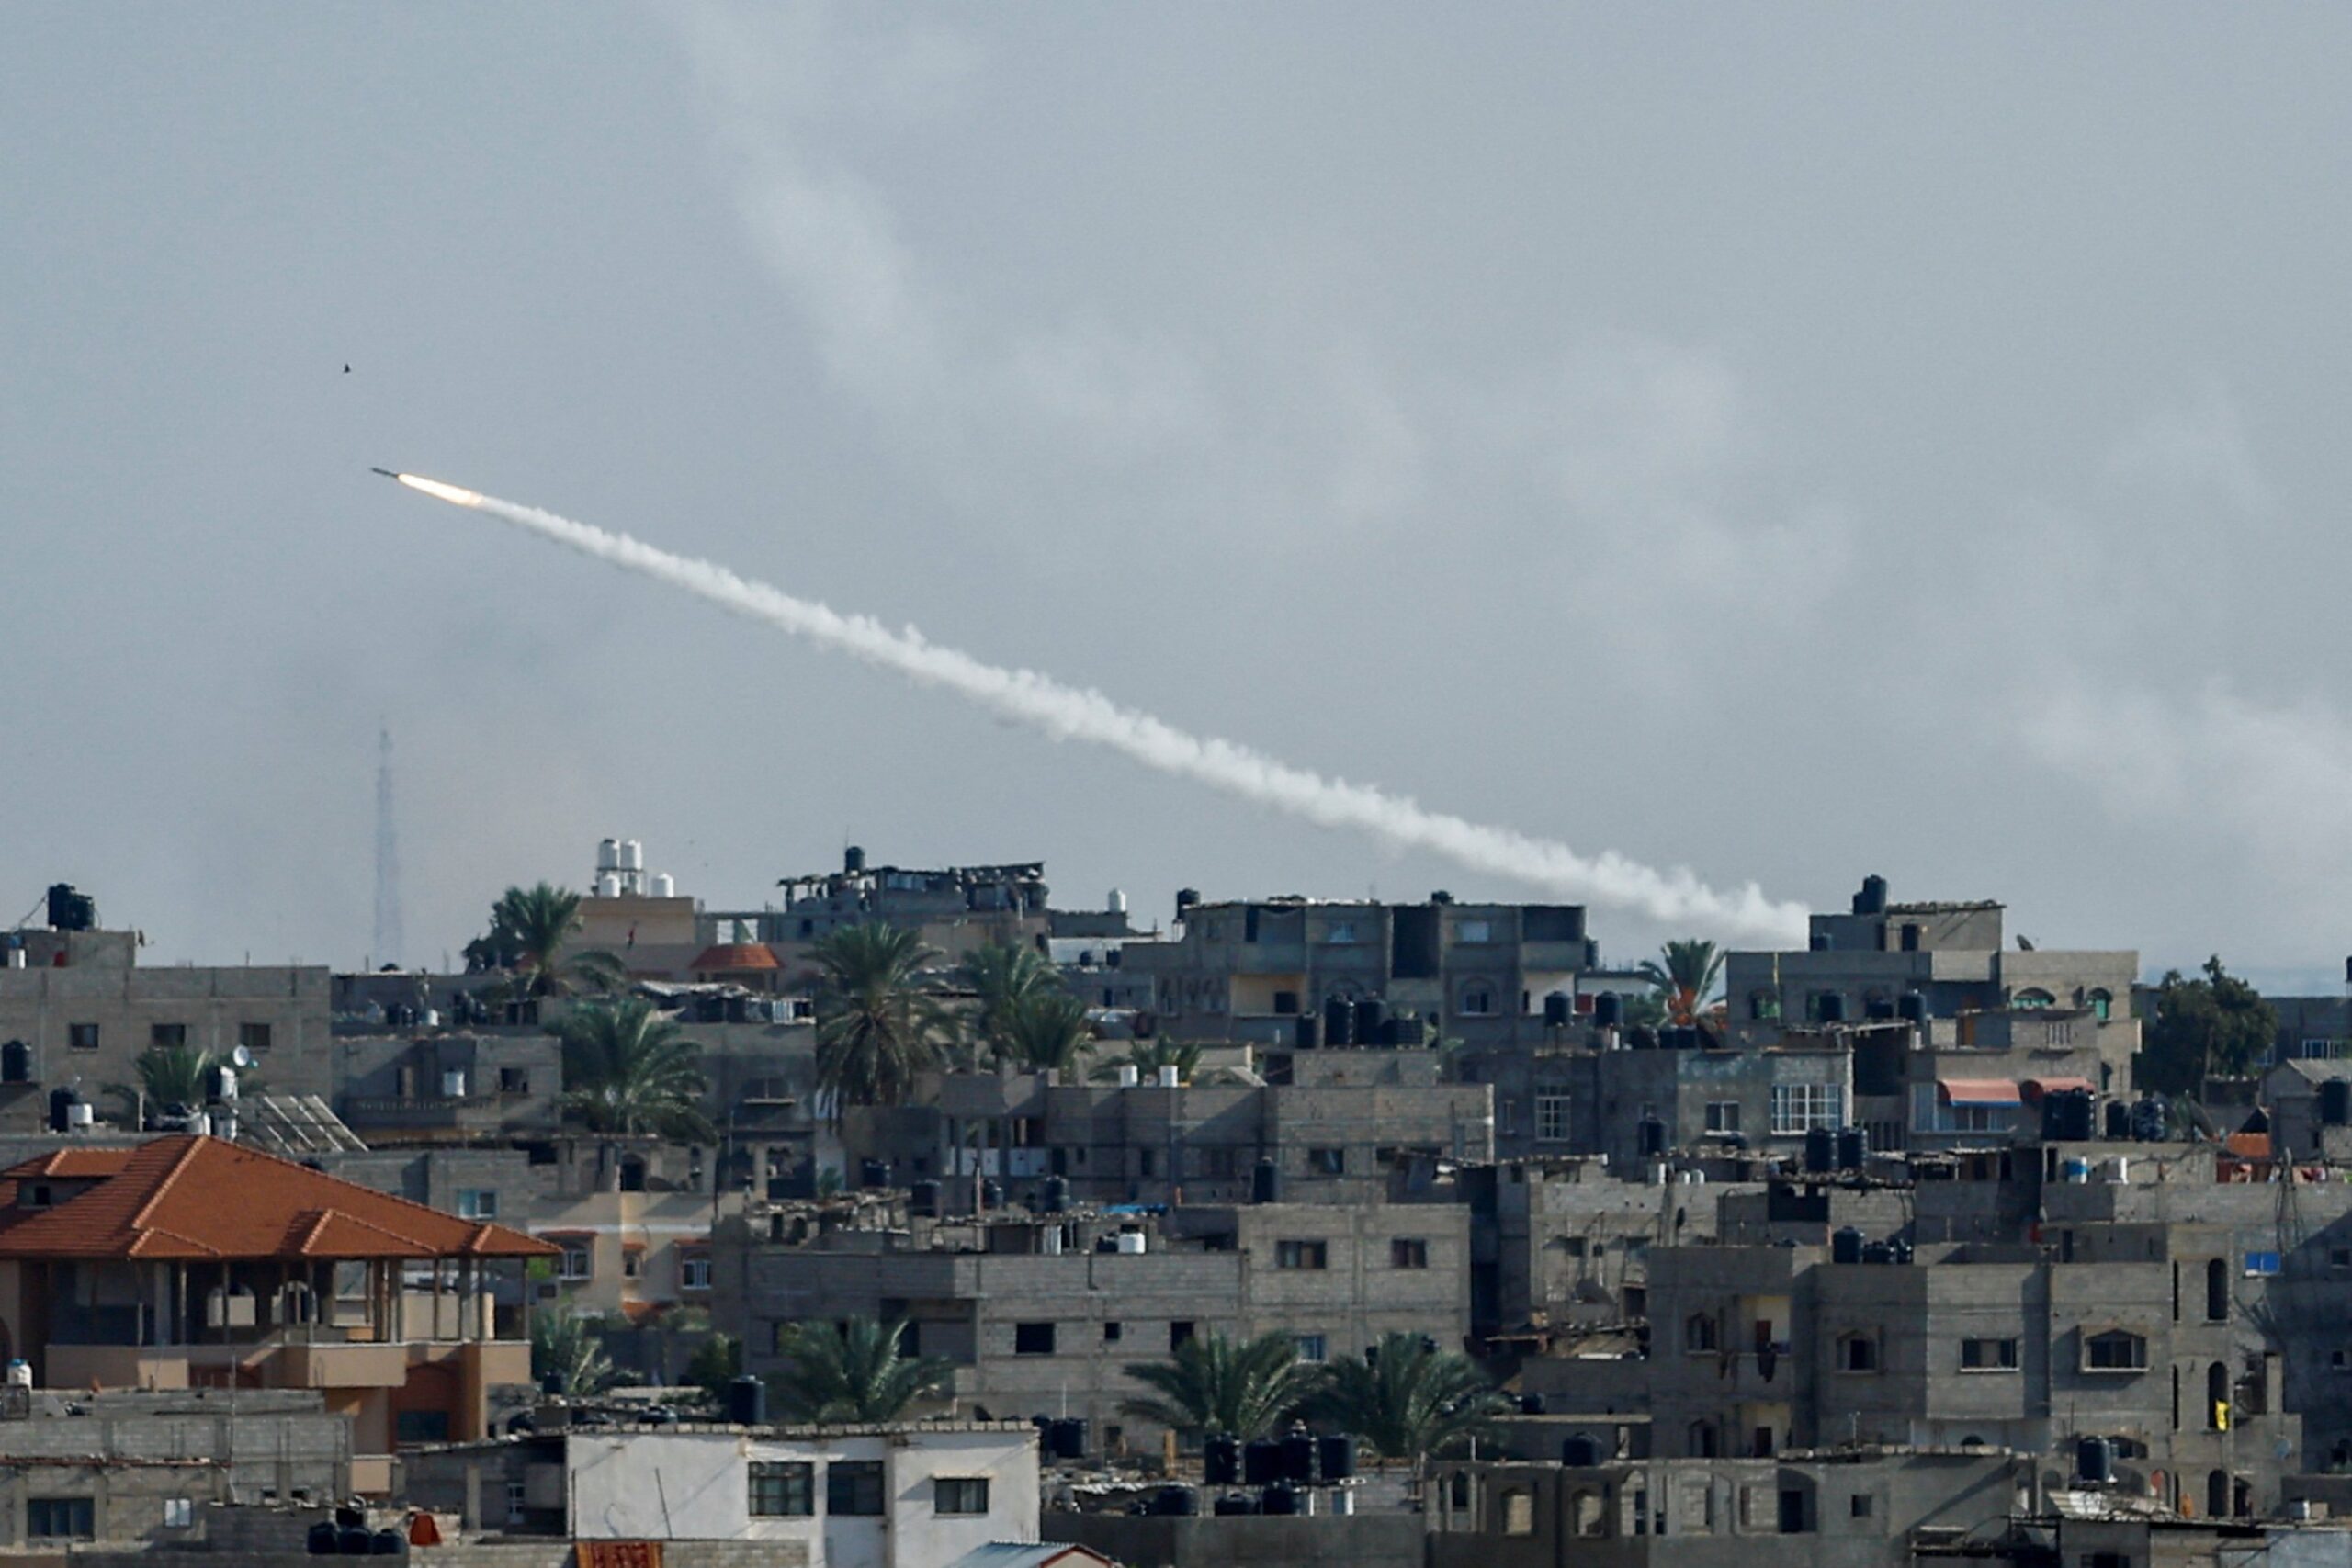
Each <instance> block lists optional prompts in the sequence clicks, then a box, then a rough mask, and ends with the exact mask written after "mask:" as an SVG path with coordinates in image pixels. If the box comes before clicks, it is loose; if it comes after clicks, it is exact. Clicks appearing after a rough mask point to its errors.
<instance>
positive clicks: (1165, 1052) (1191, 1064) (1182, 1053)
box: [1094, 1040, 1201, 1084]
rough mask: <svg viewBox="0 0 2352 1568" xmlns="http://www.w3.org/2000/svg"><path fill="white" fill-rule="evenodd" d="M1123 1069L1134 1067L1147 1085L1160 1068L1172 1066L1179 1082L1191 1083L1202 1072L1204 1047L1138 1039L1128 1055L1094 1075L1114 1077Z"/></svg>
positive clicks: (1100, 1067) (1104, 1066)
mask: <svg viewBox="0 0 2352 1568" xmlns="http://www.w3.org/2000/svg"><path fill="white" fill-rule="evenodd" d="M1121 1067H1133V1068H1134V1069H1135V1070H1136V1075H1137V1076H1138V1077H1142V1078H1143V1080H1144V1081H1145V1082H1147V1083H1148V1082H1150V1081H1151V1080H1152V1079H1153V1078H1155V1077H1159V1069H1160V1068H1162V1067H1173V1068H1175V1069H1176V1081H1177V1082H1178V1083H1187V1084H1188V1083H1191V1082H1192V1081H1193V1075H1194V1074H1196V1073H1198V1072H1199V1071H1200V1070H1201V1047H1200V1046H1198V1045H1197V1044H1194V1043H1192V1042H1190V1041H1187V1042H1185V1043H1182V1044H1179V1043H1176V1042H1175V1041H1173V1040H1138V1041H1136V1043H1135V1044H1134V1045H1133V1046H1131V1047H1130V1048H1129V1049H1128V1051H1127V1054H1126V1055H1124V1056H1121V1057H1120V1058H1118V1059H1117V1060H1116V1061H1112V1062H1105V1063H1103V1065H1102V1066H1099V1067H1097V1068H1095V1069H1094V1076H1095V1077H1098V1078H1114V1077H1118V1076H1119V1069H1120V1068H1121Z"/></svg>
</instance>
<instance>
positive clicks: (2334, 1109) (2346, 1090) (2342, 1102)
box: [2319, 1078, 2352, 1127]
mask: <svg viewBox="0 0 2352 1568" xmlns="http://www.w3.org/2000/svg"><path fill="white" fill-rule="evenodd" d="M2319 1119H2320V1120H2321V1121H2322V1122H2325V1123H2326V1124H2327V1125H2329V1126H2331V1127H2342V1126H2346V1125H2352V1078H2323V1079H2322V1080H2321V1081H2320V1086H2319Z"/></svg>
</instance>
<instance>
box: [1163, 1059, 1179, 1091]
mask: <svg viewBox="0 0 2352 1568" xmlns="http://www.w3.org/2000/svg"><path fill="white" fill-rule="evenodd" d="M1159 1087H1160V1088H1162V1089H1175V1088H1177V1087H1179V1086H1178V1084H1177V1081H1176V1064H1175V1063H1173V1062H1170V1063H1167V1064H1166V1065H1165V1066H1162V1067H1161V1068H1160V1069H1159Z"/></svg>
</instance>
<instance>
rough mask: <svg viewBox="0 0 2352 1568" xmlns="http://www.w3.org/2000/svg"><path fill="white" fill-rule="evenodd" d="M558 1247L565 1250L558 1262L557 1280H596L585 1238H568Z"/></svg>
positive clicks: (556, 1269)
mask: <svg viewBox="0 0 2352 1568" xmlns="http://www.w3.org/2000/svg"><path fill="white" fill-rule="evenodd" d="M556 1245H557V1246H559V1247H562V1248H563V1256H562V1257H561V1258H559V1259H558V1260H557V1261H556V1268H555V1272H556V1278H557V1279H559V1280H586V1279H591V1278H594V1274H595V1269H594V1264H592V1263H591V1261H590V1259H589V1254H588V1243H587V1240H586V1239H585V1238H584V1237H579V1238H575V1237H566V1238H565V1239H563V1240H561V1241H560V1242H558V1243H556Z"/></svg>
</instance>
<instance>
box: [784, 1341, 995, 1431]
mask: <svg viewBox="0 0 2352 1568" xmlns="http://www.w3.org/2000/svg"><path fill="white" fill-rule="evenodd" d="M906 1326H907V1325H906V1324H905V1323H904V1322H896V1323H881V1322H877V1321H876V1320H875V1319H874V1318H870V1317H853V1318H851V1319H850V1320H849V1321H848V1322H846V1323H844V1324H842V1325H841V1327H839V1328H838V1329H836V1328H835V1327H834V1326H833V1325H831V1324H830V1323H795V1324H792V1325H788V1326H786V1329H785V1330H784V1332H783V1333H782V1334H781V1335H780V1336H778V1343H777V1346H776V1348H777V1349H779V1350H781V1351H783V1352H784V1354H785V1355H786V1358H788V1359H789V1363H790V1364H789V1365H787V1366H786V1368H785V1369H784V1371H780V1372H776V1373H775V1374H773V1375H772V1376H771V1377H770V1378H769V1379H768V1387H769V1388H770V1389H771V1390H773V1391H774V1392H775V1397H776V1403H777V1404H778V1405H779V1406H780V1407H781V1408H782V1412H783V1414H784V1416H785V1418H786V1419H787V1420H791V1421H809V1422H859V1423H873V1422H882V1421H896V1420H898V1419H899V1417H900V1416H903V1415H905V1414H906V1409H907V1406H908V1405H910V1404H913V1403H914V1402H915V1401H916V1400H918V1399H922V1398H924V1397H926V1396H928V1395H930V1394H933V1393H938V1392H939V1391H940V1390H942V1389H943V1388H944V1387H946V1386H947V1383H948V1381H949V1380H950V1379H951V1378H952V1377H953V1376H954V1375H955V1371H956V1369H955V1365H954V1363H953V1362H951V1361H949V1360H948V1359H946V1358H945V1357H944V1356H909V1355H906V1354H904V1353H903V1351H902V1349H901V1347H902V1346H903V1345H904V1343H905V1341H904V1339H903V1338H902V1337H901V1336H903V1335H904V1334H905V1332H906Z"/></svg>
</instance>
